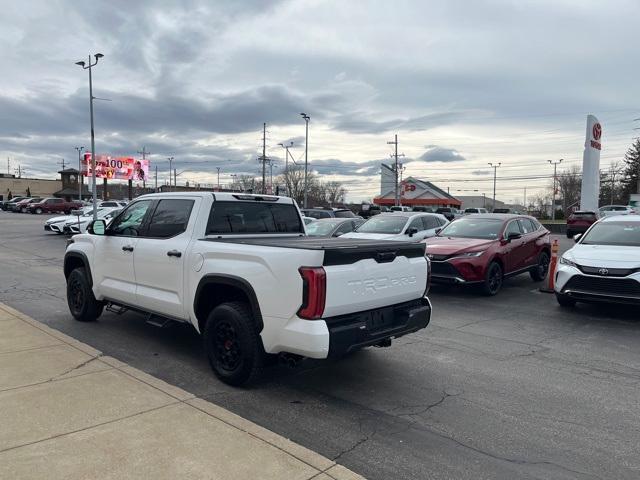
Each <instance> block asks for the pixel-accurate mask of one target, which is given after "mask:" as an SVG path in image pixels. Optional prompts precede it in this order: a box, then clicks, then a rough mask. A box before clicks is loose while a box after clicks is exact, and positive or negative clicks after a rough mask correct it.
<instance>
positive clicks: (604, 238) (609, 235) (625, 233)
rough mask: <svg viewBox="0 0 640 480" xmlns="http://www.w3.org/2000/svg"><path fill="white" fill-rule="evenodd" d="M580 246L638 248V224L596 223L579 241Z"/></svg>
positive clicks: (639, 244)
mask: <svg viewBox="0 0 640 480" xmlns="http://www.w3.org/2000/svg"><path fill="white" fill-rule="evenodd" d="M580 243H581V244H582V245H614V246H620V247H640V222H604V223H596V224H595V225H593V227H591V230H589V231H588V232H587V233H586V234H585V235H584V236H583V237H582V239H581V241H580Z"/></svg>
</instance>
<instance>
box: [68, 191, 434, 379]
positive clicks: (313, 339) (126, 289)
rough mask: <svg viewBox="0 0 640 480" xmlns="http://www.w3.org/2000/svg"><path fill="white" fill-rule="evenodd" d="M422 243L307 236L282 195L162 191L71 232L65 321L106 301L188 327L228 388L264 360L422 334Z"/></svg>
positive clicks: (339, 351)
mask: <svg viewBox="0 0 640 480" xmlns="http://www.w3.org/2000/svg"><path fill="white" fill-rule="evenodd" d="M424 248H425V247H424V245H423V244H416V243H405V242H383V241H372V240H355V239H340V238H329V239H325V238H316V237H307V236H305V227H304V223H303V221H302V217H301V215H300V212H299V210H298V207H297V206H296V204H295V202H294V201H293V200H291V199H290V198H286V197H276V196H264V195H246V194H233V193H217V192H216V193H212V192H197V193H162V194H151V195H144V196H141V197H139V198H137V199H136V200H135V201H133V202H132V203H130V204H129V205H128V206H127V207H126V208H125V209H124V210H123V211H122V212H121V213H120V214H119V215H118V216H117V217H116V218H115V219H114V220H113V221H112V222H111V224H110V225H109V226H108V227H107V226H106V225H105V223H104V221H103V220H100V219H99V220H96V221H95V222H93V223H92V224H91V225H90V226H89V228H88V230H87V233H86V234H80V235H75V236H74V237H72V239H71V240H70V241H69V245H68V247H67V251H66V254H65V258H64V274H65V277H66V279H67V301H68V305H69V309H70V311H71V314H72V315H73V317H74V318H76V319H77V320H80V321H91V320H95V319H96V318H98V317H99V316H100V314H101V313H102V310H103V308H104V307H105V306H106V307H107V308H108V309H109V310H110V311H114V312H116V313H121V312H123V311H126V310H134V311H138V312H143V313H145V314H148V315H149V316H150V317H154V318H156V317H160V318H162V319H169V320H176V321H181V322H188V323H191V324H192V325H193V326H194V327H195V328H196V330H198V332H200V333H201V334H202V336H203V338H204V347H205V350H206V353H207V356H208V358H209V362H210V363H211V367H212V368H213V371H214V372H215V373H216V375H217V376H218V377H219V378H220V379H222V380H223V381H224V382H226V383H229V384H232V385H239V384H242V383H245V382H248V381H250V380H252V379H253V378H255V377H256V375H257V374H259V373H260V371H261V369H262V367H263V366H265V365H266V364H267V363H268V362H267V360H268V359H269V358H272V357H271V355H276V354H280V355H281V356H283V357H285V358H286V359H287V361H288V362H293V361H295V360H297V359H300V358H303V357H310V358H328V357H336V356H341V355H344V354H346V353H348V352H350V351H353V350H355V349H358V348H361V347H364V346H369V345H378V346H389V345H390V343H391V339H392V338H397V337H400V336H402V335H405V334H407V333H411V332H415V331H416V330H419V329H421V328H424V327H426V326H427V324H428V323H429V320H430V317H431V304H430V303H429V300H428V299H427V297H426V294H427V291H428V288H429V276H430V272H429V270H430V263H429V261H428V259H427V258H426V257H425V252H424Z"/></svg>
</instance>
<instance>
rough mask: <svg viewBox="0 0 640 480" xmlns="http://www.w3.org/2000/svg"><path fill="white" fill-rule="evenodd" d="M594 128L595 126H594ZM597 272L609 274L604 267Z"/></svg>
mask: <svg viewBox="0 0 640 480" xmlns="http://www.w3.org/2000/svg"><path fill="white" fill-rule="evenodd" d="M594 129H595V127H594ZM598 273H599V274H600V275H603V276H604V275H609V270H607V269H606V268H601V269H600V270H598Z"/></svg>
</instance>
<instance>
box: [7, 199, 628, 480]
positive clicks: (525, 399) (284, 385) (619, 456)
mask: <svg viewBox="0 0 640 480" xmlns="http://www.w3.org/2000/svg"><path fill="white" fill-rule="evenodd" d="M45 218H46V217H45V216H36V215H22V214H12V213H6V212H0V272H1V273H0V301H2V302H6V303H7V304H9V305H11V306H12V307H14V308H17V309H18V310H21V311H23V312H24V313H26V314H28V315H30V316H32V317H34V318H35V319H37V320H39V321H41V322H43V323H46V324H48V325H50V326H51V327H53V328H56V329H58V330H60V331H62V332H64V333H66V334H68V335H71V336H72V337H75V338H77V339H79V340H81V341H83V342H86V343H88V344H90V345H92V346H94V347H95V348H97V349H99V350H102V351H103V352H104V353H105V354H107V355H110V356H113V357H116V358H118V359H120V360H122V361H125V362H127V363H130V364H131V365H133V366H134V367H137V368H139V369H141V370H144V371H146V372H148V373H150V374H153V375H155V376H157V377H159V378H161V379H163V380H165V381H167V382H169V383H172V384H174V385H177V386H179V387H181V388H183V389H185V390H187V391H190V392H192V393H194V394H196V395H198V396H200V397H203V398H205V399H207V400H210V401H212V402H214V403H217V404H219V405H221V406H223V407H225V408H227V409H229V410H231V411H233V412H234V413H237V414H239V415H241V416H243V417H246V418H248V419H250V420H252V421H254V422H256V423H258V424H260V425H262V426H264V427H266V428H268V429H270V430H273V431H275V432H277V433H279V434H281V435H283V436H285V437H288V438H291V439H292V440H294V441H296V442H298V443H300V444H302V445H304V446H306V447H308V448H311V449H312V450H315V451H317V452H319V453H321V454H322V455H325V456H327V457H329V458H332V459H336V461H338V462H339V463H341V464H343V465H345V466H347V467H348V468H350V469H352V470H354V471H356V472H358V473H360V474H362V475H364V476H366V477H367V478H371V479H380V480H382V479H416V478H433V479H441V478H442V479H445V478H456V479H463V478H469V479H480V478H492V479H498V478H500V479H502V478H504V479H529V478H539V479H541V478H544V479H548V478H553V479H565V478H606V479H612V478H616V479H626V478H629V479H631V478H638V477H640V408H639V407H640V396H639V395H638V392H639V391H640V390H639V387H638V384H639V382H640V348H638V345H639V344H640V315H638V313H637V311H632V309H631V308H624V307H620V308H613V307H610V306H601V307H598V306H586V305H579V306H578V307H577V308H576V309H575V310H564V309H561V308H560V307H559V306H558V305H557V303H556V301H555V299H554V297H553V295H548V294H543V293H540V292H538V290H537V289H538V287H539V286H540V284H534V283H533V282H532V281H531V280H530V278H529V276H528V275H523V276H520V277H517V278H514V279H510V280H508V281H506V282H505V286H504V290H503V291H502V292H501V293H500V294H499V295H498V296H497V297H495V298H485V297H481V296H479V295H477V294H476V293H475V292H473V291H468V290H461V289H434V290H433V291H432V294H431V299H432V302H433V311H434V316H433V319H432V323H431V325H429V327H427V329H425V330H422V331H420V332H417V333H415V334H412V335H409V336H407V337H404V338H402V339H400V340H398V341H396V342H395V343H394V345H393V346H392V347H391V348H387V349H368V350H364V351H361V352H358V353H356V354H354V355H351V356H350V357H348V358H345V359H343V360H341V361H335V362H308V363H306V364H304V365H303V366H301V367H299V368H297V369H287V368H285V367H275V368H273V369H271V370H270V371H269V372H268V373H267V375H266V377H265V378H264V379H263V380H262V381H261V382H259V383H258V384H257V385H255V386H252V387H251V388H248V389H235V388H231V387H228V386H226V385H224V384H222V383H220V382H219V381H217V380H216V379H215V377H213V375H212V373H211V372H210V370H209V366H208V364H207V362H206V359H205V357H204V354H203V352H202V349H201V346H200V340H199V337H198V336H197V334H196V333H195V330H193V329H192V328H190V327H189V326H186V325H184V326H183V325H176V326H172V327H170V328H167V329H159V328H156V327H153V326H151V325H148V324H146V323H145V319H144V318H143V317H142V316H140V315H137V314H133V313H126V314H124V315H121V316H117V315H114V314H112V313H105V314H104V315H103V316H102V317H101V318H100V320H99V321H98V322H96V323H92V324H82V323H78V322H75V321H74V320H72V318H71V316H70V315H69V313H68V311H67V307H66V302H65V283H64V276H63V274H62V258H63V253H64V248H65V241H66V239H65V237H62V236H58V235H55V234H50V233H47V232H44V230H43V229H42V224H43V222H44V220H45ZM557 238H559V239H560V240H561V245H562V250H564V249H566V248H569V247H570V245H571V243H570V242H569V241H568V240H567V239H566V238H560V237H557ZM70 401H73V399H70Z"/></svg>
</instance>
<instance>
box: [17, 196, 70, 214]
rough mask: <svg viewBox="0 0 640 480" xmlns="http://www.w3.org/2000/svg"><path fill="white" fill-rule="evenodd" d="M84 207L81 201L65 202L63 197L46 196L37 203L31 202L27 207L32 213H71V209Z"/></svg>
mask: <svg viewBox="0 0 640 480" xmlns="http://www.w3.org/2000/svg"><path fill="white" fill-rule="evenodd" d="M79 208H82V203H80V202H65V201H64V199H62V198H53V197H51V198H44V199H42V200H40V201H39V202H37V203H30V204H29V205H27V209H28V210H29V212H30V213H37V214H41V213H58V212H61V213H65V214H67V215H69V214H70V213H71V210H77V209H79Z"/></svg>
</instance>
